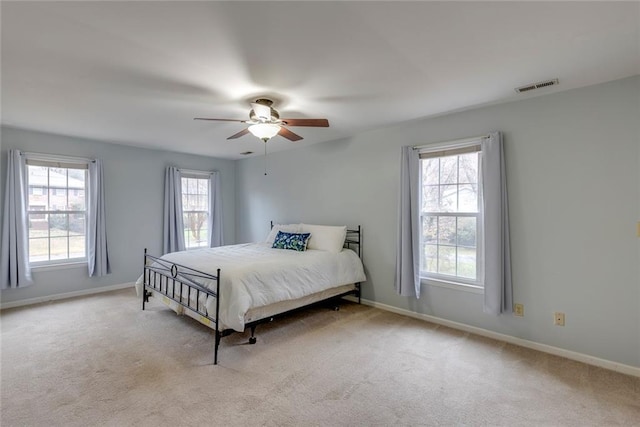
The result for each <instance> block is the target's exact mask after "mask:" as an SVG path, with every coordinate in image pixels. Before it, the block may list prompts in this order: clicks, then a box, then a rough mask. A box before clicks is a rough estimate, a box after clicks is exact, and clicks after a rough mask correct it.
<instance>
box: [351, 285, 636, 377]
mask: <svg viewBox="0 0 640 427" xmlns="http://www.w3.org/2000/svg"><path fill="white" fill-rule="evenodd" d="M346 299H349V300H350V301H354V302H358V299H357V298H353V297H347V298H346ZM362 304H364V305H368V306H371V307H375V308H379V309H381V310H385V311H390V312H392V313H396V314H401V315H404V316H408V317H413V318H414V319H420V320H425V321H427V322H431V323H436V324H438V325H442V326H447V327H449V328H453V329H458V330H461V331H465V332H470V333H472V334H476V335H481V336H483V337H487V338H493V339H495V340H498V341H504V342H507V343H509V344H515V345H519V346H521V347H526V348H530V349H533V350H538V351H541V352H543V353H548V354H553V355H555V356H560V357H564V358H566V359H571V360H575V361H578V362H582V363H586V364H588V365H592V366H597V367H600V368H604V369H609V370H611V371H616V372H620V373H622V374H626V375H632V376H634V377H640V368H639V367H635V366H631V365H625V364H622V363H618V362H613V361H611V360H606V359H600V358H598V357H593V356H589V355H587V354H583V353H577V352H575V351H570V350H565V349H563V348H559V347H554V346H551V345H547V344H540V343H537V342H535V341H529V340H525V339H522V338H517V337H513V336H511V335H505V334H501V333H498V332H493V331H490V330H488V329H483V328H478V327H476V326H470V325H466V324H464V323H458V322H453V321H451V320H446V319H441V318H439V317H435V316H430V315H428V314H421V313H415V312H413V311H410V310H405V309H402V308H397V307H393V306H391V305H387V304H381V303H379V302H375V301H370V300H366V299H363V300H362Z"/></svg>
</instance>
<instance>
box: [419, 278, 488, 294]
mask: <svg viewBox="0 0 640 427" xmlns="http://www.w3.org/2000/svg"><path fill="white" fill-rule="evenodd" d="M420 283H421V284H423V285H429V286H437V287H439V288H447V289H454V290H456V291H463V292H470V293H472V294H480V295H482V294H484V288H483V287H482V286H476V285H467V284H465V283H458V282H451V281H448V280H442V279H434V278H427V277H421V278H420Z"/></svg>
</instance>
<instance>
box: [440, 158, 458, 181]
mask: <svg viewBox="0 0 640 427" xmlns="http://www.w3.org/2000/svg"><path fill="white" fill-rule="evenodd" d="M457 182H458V157H457V156H450V157H441V158H440V184H455V183H457Z"/></svg>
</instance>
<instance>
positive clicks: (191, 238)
mask: <svg viewBox="0 0 640 427" xmlns="http://www.w3.org/2000/svg"><path fill="white" fill-rule="evenodd" d="M207 217H208V214H207V213H206V212H190V213H185V214H184V229H185V236H184V240H185V245H186V246H187V247H197V246H206V244H207Z"/></svg>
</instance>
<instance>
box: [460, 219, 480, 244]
mask: <svg viewBox="0 0 640 427" xmlns="http://www.w3.org/2000/svg"><path fill="white" fill-rule="evenodd" d="M476 227H477V220H476V218H474V217H471V218H467V217H460V218H458V245H459V246H470V247H475V246H476Z"/></svg>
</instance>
